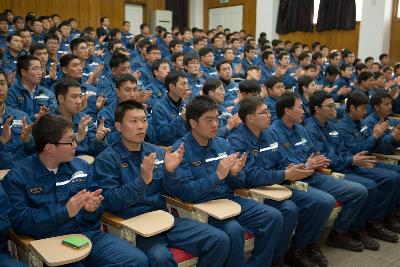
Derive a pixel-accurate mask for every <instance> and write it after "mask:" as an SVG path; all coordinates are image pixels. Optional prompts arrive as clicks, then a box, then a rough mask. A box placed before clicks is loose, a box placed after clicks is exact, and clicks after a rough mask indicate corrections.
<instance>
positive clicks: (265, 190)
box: [250, 184, 292, 201]
mask: <svg viewBox="0 0 400 267" xmlns="http://www.w3.org/2000/svg"><path fill="white" fill-rule="evenodd" d="M250 192H251V193H252V194H254V195H256V196H260V197H264V198H266V199H272V200H275V201H282V200H285V199H288V198H290V197H291V196H292V191H291V190H290V189H288V188H286V187H284V186H282V185H279V184H274V185H271V186H262V187H257V188H252V189H250Z"/></svg>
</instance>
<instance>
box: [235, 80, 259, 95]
mask: <svg viewBox="0 0 400 267" xmlns="http://www.w3.org/2000/svg"><path fill="white" fill-rule="evenodd" d="M239 91H240V92H241V93H260V92H261V86H260V84H259V83H258V81H256V80H252V79H251V80H243V81H241V82H240V83H239Z"/></svg>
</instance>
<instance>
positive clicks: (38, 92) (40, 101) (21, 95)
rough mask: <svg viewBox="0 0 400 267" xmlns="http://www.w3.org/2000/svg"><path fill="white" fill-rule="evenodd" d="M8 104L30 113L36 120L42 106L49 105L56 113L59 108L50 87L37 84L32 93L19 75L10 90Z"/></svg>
mask: <svg viewBox="0 0 400 267" xmlns="http://www.w3.org/2000/svg"><path fill="white" fill-rule="evenodd" d="M6 105H7V106H9V107H11V108H15V109H19V110H22V111H24V112H25V113H27V114H28V115H29V118H30V119H31V121H35V120H36V117H35V114H37V113H38V112H39V111H40V107H42V106H46V107H48V108H49V109H50V113H54V112H55V111H56V109H57V101H56V97H55V95H54V94H53V93H52V92H51V91H50V90H49V89H46V88H44V87H43V86H40V85H36V88H35V90H34V92H33V93H32V94H31V92H30V91H29V90H28V89H27V88H26V87H25V86H24V85H23V84H22V82H21V81H20V79H19V78H18V77H17V78H16V80H15V81H14V83H13V85H12V86H11V87H10V89H9V91H8V95H7V99H6Z"/></svg>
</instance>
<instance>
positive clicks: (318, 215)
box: [265, 186, 336, 258]
mask: <svg viewBox="0 0 400 267" xmlns="http://www.w3.org/2000/svg"><path fill="white" fill-rule="evenodd" d="M291 190H292V197H291V198H290V200H285V201H273V200H267V201H265V204H267V205H270V206H272V207H274V208H276V209H278V210H279V211H280V212H281V213H282V216H283V227H282V234H281V238H280V242H279V244H278V247H277V248H276V250H275V255H274V257H275V258H279V257H283V256H284V254H285V252H286V251H287V249H288V246H289V243H290V238H291V236H292V233H293V231H294V230H295V229H296V231H295V234H294V236H293V240H292V246H294V247H295V248H304V247H306V246H307V245H309V244H313V243H316V242H318V241H319V239H320V238H321V235H322V232H323V230H324V227H325V224H326V223H327V221H328V219H329V216H330V214H331V212H332V210H333V208H334V207H335V204H336V201H335V199H334V198H333V197H332V196H331V195H330V194H328V193H326V192H324V191H321V190H318V189H315V188H313V187H311V186H310V187H309V188H308V190H307V192H304V191H301V190H296V189H291ZM296 222H297V226H296Z"/></svg>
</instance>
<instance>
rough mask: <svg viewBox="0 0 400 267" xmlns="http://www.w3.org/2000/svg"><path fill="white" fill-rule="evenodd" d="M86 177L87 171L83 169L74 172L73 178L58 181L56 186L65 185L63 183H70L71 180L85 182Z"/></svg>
mask: <svg viewBox="0 0 400 267" xmlns="http://www.w3.org/2000/svg"><path fill="white" fill-rule="evenodd" d="M86 177H87V174H86V173H84V172H83V171H77V172H75V173H74V174H72V176H71V179H69V180H65V181H62V182H57V183H56V186H63V185H66V184H69V183H71V182H74V183H76V182H84V181H86ZM83 178H85V179H83ZM75 180H76V181H75Z"/></svg>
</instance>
